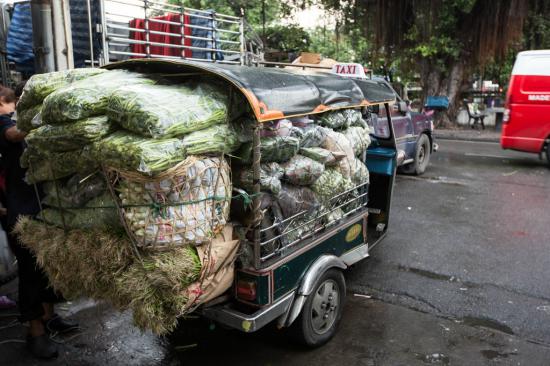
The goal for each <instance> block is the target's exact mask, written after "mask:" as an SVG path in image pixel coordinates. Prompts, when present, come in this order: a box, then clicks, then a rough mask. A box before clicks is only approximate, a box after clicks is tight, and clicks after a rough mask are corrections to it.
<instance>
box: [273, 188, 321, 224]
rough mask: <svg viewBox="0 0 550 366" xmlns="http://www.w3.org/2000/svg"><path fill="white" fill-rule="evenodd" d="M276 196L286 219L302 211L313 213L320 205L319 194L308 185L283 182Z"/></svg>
mask: <svg viewBox="0 0 550 366" xmlns="http://www.w3.org/2000/svg"><path fill="white" fill-rule="evenodd" d="M276 198H277V203H278V204H279V207H280V208H281V212H282V214H283V218H285V219H286V218H289V217H292V216H294V215H297V214H299V213H301V212H307V213H310V214H312V213H314V212H316V211H317V210H318V209H319V207H320V204H319V201H318V200H317V196H316V195H315V193H314V192H313V191H312V190H311V189H310V188H308V187H297V186H293V185H291V184H283V185H282V188H281V191H280V192H279V193H278V194H277V196H276Z"/></svg>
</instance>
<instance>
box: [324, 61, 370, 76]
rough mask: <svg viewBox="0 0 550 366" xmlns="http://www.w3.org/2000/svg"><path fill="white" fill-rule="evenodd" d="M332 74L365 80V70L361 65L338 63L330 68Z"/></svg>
mask: <svg viewBox="0 0 550 366" xmlns="http://www.w3.org/2000/svg"><path fill="white" fill-rule="evenodd" d="M331 72H332V73H333V74H337V75H340V76H346V77H351V78H361V79H366V78H367V75H366V74H365V68H364V67H363V65H361V64H355V63H338V64H335V65H333V66H332V71H331Z"/></svg>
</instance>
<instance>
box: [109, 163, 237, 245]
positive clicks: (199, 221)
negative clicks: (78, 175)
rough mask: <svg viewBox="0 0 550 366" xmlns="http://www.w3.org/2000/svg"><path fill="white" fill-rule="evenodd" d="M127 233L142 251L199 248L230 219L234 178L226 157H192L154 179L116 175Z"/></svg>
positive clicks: (135, 175)
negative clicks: (231, 177) (232, 180)
mask: <svg viewBox="0 0 550 366" xmlns="http://www.w3.org/2000/svg"><path fill="white" fill-rule="evenodd" d="M111 182H118V183H117V184H116V187H115V188H116V190H117V191H118V197H119V199H120V204H121V207H122V212H123V216H124V220H125V222H126V227H127V230H128V234H129V235H130V237H132V238H133V239H134V240H135V242H136V244H137V245H139V246H142V247H152V248H162V247H165V246H176V245H183V244H192V245H200V244H203V243H206V242H208V241H209V240H211V239H212V238H213V237H214V236H215V235H216V234H218V233H219V232H220V231H221V230H222V229H223V227H224V226H225V224H226V223H227V220H228V218H229V205H230V202H231V190H232V185H231V179H230V168H229V164H227V162H226V161H225V159H223V158H199V157H195V156H189V157H188V158H186V159H185V160H184V161H183V162H182V163H180V164H178V165H177V166H175V167H174V168H172V169H169V170H167V171H165V172H163V173H161V174H159V175H157V176H156V177H154V178H149V177H146V176H143V175H141V174H139V173H135V172H127V171H112V173H111Z"/></svg>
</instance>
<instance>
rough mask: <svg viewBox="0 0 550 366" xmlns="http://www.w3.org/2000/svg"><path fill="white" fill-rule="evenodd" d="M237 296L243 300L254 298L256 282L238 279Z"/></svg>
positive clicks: (252, 299)
mask: <svg viewBox="0 0 550 366" xmlns="http://www.w3.org/2000/svg"><path fill="white" fill-rule="evenodd" d="M237 297H238V298H239V299H241V300H245V301H254V300H256V282H254V281H246V280H238V281H237Z"/></svg>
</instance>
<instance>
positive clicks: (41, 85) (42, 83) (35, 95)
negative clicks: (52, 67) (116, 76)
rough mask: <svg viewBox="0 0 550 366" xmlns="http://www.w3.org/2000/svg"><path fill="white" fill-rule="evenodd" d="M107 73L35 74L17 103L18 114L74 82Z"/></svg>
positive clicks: (65, 72)
mask: <svg viewBox="0 0 550 366" xmlns="http://www.w3.org/2000/svg"><path fill="white" fill-rule="evenodd" d="M105 72H107V70H103V69H97V68H82V69H72V70H63V71H56V72H49V73H45V74H35V75H33V76H31V78H30V79H29V80H28V81H27V83H26V84H25V87H24V88H23V94H22V95H21V98H20V99H19V102H18V103H17V112H18V113H19V111H20V110H24V109H28V108H30V107H31V106H33V105H36V104H40V103H42V101H43V100H44V98H46V97H47V96H48V95H50V94H51V93H53V92H54V91H56V90H57V89H59V88H62V87H64V86H67V85H69V84H70V83H72V82H75V81H78V80H82V79H85V78H87V77H90V76H93V75H97V74H102V73H105Z"/></svg>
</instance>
